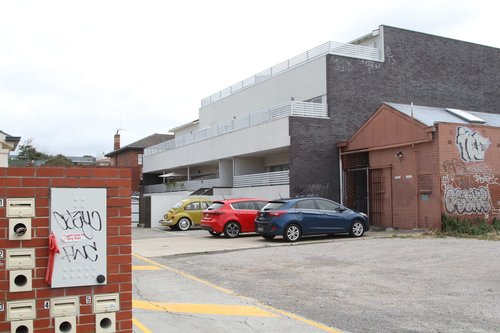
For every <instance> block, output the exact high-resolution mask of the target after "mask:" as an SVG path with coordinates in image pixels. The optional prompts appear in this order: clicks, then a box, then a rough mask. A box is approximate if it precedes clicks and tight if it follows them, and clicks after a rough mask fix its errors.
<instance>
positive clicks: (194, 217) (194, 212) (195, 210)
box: [160, 198, 212, 231]
mask: <svg viewBox="0 0 500 333" xmlns="http://www.w3.org/2000/svg"><path fill="white" fill-rule="evenodd" d="M211 204H212V201H211V200H210V199H207V198H188V199H184V200H181V201H179V202H178V203H176V204H175V205H174V206H173V207H172V208H170V209H169V210H168V212H167V213H166V214H165V216H163V220H161V221H160V225H163V226H167V227H170V228H171V229H175V230H182V231H185V230H188V229H189V228H191V226H192V225H199V224H200V223H201V218H202V212H203V210H205V209H207V208H208V206H210V205H211Z"/></svg>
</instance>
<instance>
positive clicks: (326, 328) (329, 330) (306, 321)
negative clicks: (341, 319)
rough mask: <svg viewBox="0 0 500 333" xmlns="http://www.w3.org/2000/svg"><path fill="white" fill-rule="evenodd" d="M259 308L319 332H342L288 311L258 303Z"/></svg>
mask: <svg viewBox="0 0 500 333" xmlns="http://www.w3.org/2000/svg"><path fill="white" fill-rule="evenodd" d="M259 305H260V306H262V307H265V308H267V309H269V310H271V311H274V312H278V313H281V314H282V315H284V316H286V317H289V318H292V319H295V320H297V321H300V322H303V323H305V324H308V325H311V326H313V327H316V328H319V329H320V330H323V331H325V332H330V333H343V332H342V331H339V330H337V329H334V328H332V327H330V326H327V325H325V324H321V323H318V322H317V321H314V320H310V319H307V318H304V317H301V316H299V315H296V314H295V313H291V312H288V311H283V310H280V309H276V308H274V307H272V306H269V305H265V304H261V303H259Z"/></svg>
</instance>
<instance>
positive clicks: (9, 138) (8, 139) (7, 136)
mask: <svg viewBox="0 0 500 333" xmlns="http://www.w3.org/2000/svg"><path fill="white" fill-rule="evenodd" d="M0 134H2V136H4V137H5V142H8V143H9V145H12V150H15V149H16V147H17V145H18V144H19V141H21V137H20V136H12V135H10V134H7V133H5V132H4V131H2V130H0Z"/></svg>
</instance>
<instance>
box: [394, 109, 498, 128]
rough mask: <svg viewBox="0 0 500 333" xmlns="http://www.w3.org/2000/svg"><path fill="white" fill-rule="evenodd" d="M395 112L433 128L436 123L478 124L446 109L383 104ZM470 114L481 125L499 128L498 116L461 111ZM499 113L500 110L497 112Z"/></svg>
mask: <svg viewBox="0 0 500 333" xmlns="http://www.w3.org/2000/svg"><path fill="white" fill-rule="evenodd" d="M385 104H387V105H389V106H390V107H392V108H394V109H396V110H397V111H399V112H401V113H404V114H406V115H407V116H409V117H411V116H412V113H413V118H414V119H415V120H417V121H419V122H421V123H422V124H424V125H427V126H433V125H434V124H436V123H457V124H478V123H477V122H474V121H467V120H465V119H464V118H463V117H459V116H457V115H456V114H454V113H451V112H449V111H447V109H446V108H436V107H430V106H421V105H413V106H412V105H408V104H398V103H385ZM461 111H465V112H468V113H470V114H471V115H473V116H475V117H478V118H480V119H482V120H484V121H485V123H484V124H483V125H487V126H495V127H500V115H499V114H496V113H486V112H476V111H468V110H461ZM498 111H499V112H500V110H498Z"/></svg>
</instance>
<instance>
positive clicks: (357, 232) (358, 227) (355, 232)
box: [349, 220, 365, 237]
mask: <svg viewBox="0 0 500 333" xmlns="http://www.w3.org/2000/svg"><path fill="white" fill-rule="evenodd" d="M364 233H365V225H364V224H363V222H361V221H359V220H355V221H354V222H352V224H351V229H349V235H350V236H351V237H361V236H363V234H364Z"/></svg>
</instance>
